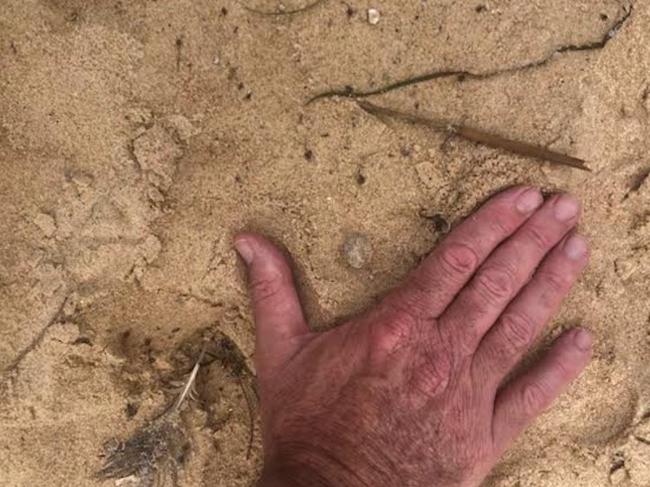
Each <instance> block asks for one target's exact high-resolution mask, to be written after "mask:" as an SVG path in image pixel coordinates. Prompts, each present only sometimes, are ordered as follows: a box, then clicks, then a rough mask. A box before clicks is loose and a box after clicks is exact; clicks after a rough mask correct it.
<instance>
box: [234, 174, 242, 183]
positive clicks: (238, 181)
mask: <svg viewBox="0 0 650 487" xmlns="http://www.w3.org/2000/svg"><path fill="white" fill-rule="evenodd" d="M235 182H236V183H237V184H241V177H240V176H239V175H237V176H235Z"/></svg>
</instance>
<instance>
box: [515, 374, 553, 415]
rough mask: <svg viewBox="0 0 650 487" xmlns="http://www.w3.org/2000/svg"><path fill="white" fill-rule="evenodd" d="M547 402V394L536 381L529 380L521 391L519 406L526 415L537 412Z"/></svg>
mask: <svg viewBox="0 0 650 487" xmlns="http://www.w3.org/2000/svg"><path fill="white" fill-rule="evenodd" d="M547 403H548V394H547V393H546V390H545V389H544V387H543V386H542V385H541V384H539V383H538V382H529V383H528V384H526V386H525V387H524V388H523V389H522V392H521V406H522V409H523V412H524V414H525V415H526V416H534V415H536V414H539V413H540V412H541V411H542V410H543V409H544V408H545V407H546V405H547Z"/></svg>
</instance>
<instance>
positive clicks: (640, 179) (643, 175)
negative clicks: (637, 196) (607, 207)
mask: <svg viewBox="0 0 650 487" xmlns="http://www.w3.org/2000/svg"><path fill="white" fill-rule="evenodd" d="M648 177H650V167H647V168H645V169H643V170H642V171H640V172H638V173H637V174H635V175H634V176H633V177H632V180H631V181H630V185H629V191H628V195H629V193H634V192H636V191H639V190H640V189H641V186H643V183H645V181H646V179H648Z"/></svg>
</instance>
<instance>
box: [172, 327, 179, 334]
mask: <svg viewBox="0 0 650 487" xmlns="http://www.w3.org/2000/svg"><path fill="white" fill-rule="evenodd" d="M179 331H181V328H180V327H179V326H177V327H176V328H174V329H173V330H172V333H178V332H179Z"/></svg>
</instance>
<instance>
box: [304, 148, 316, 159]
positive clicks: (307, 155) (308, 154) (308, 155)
mask: <svg viewBox="0 0 650 487" xmlns="http://www.w3.org/2000/svg"><path fill="white" fill-rule="evenodd" d="M304 156H305V160H306V161H311V160H312V159H313V158H314V152H313V151H312V150H311V149H307V150H306V151H305V154H304Z"/></svg>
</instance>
